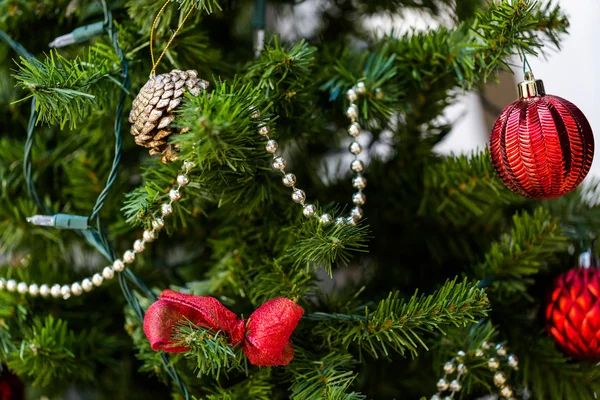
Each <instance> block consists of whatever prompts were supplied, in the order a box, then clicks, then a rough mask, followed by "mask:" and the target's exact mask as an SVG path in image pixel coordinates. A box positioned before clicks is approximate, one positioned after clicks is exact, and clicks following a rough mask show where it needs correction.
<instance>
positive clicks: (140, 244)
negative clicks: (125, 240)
mask: <svg viewBox="0 0 600 400" xmlns="http://www.w3.org/2000/svg"><path fill="white" fill-rule="evenodd" d="M145 248H146V247H145V246H144V241H143V240H140V239H137V240H136V241H135V242H133V250H134V251H135V252H136V253H141V252H142V251H144V249H145Z"/></svg>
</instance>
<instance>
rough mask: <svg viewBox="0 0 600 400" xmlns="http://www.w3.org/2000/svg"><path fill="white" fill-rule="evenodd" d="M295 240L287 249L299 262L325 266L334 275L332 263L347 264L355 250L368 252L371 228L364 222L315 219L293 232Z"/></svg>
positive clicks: (313, 266)
mask: <svg viewBox="0 0 600 400" xmlns="http://www.w3.org/2000/svg"><path fill="white" fill-rule="evenodd" d="M293 234H294V235H295V237H296V238H297V239H296V243H295V244H294V245H293V246H292V247H291V248H290V249H289V250H288V253H289V255H290V257H291V258H292V259H293V260H294V262H295V264H296V265H298V266H299V265H306V266H307V267H308V268H309V269H311V270H314V269H318V268H321V267H322V268H325V270H326V271H327V273H328V274H329V275H330V276H331V274H332V268H333V265H334V264H336V263H344V264H347V263H348V262H349V261H350V259H351V258H352V256H353V255H354V253H356V252H362V253H364V252H367V241H368V239H369V235H370V232H369V228H368V226H366V225H364V224H357V225H349V224H343V225H330V226H325V227H324V226H323V224H322V223H320V222H319V221H318V220H317V219H316V218H311V219H309V220H308V221H304V222H303V223H302V224H300V225H299V226H298V227H297V228H296V229H295V230H294V232H293Z"/></svg>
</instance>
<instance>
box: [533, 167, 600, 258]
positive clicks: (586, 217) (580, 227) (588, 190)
mask: <svg viewBox="0 0 600 400" xmlns="http://www.w3.org/2000/svg"><path fill="white" fill-rule="evenodd" d="M599 193H600V180H599V179H597V178H596V179H595V178H592V179H589V178H588V179H587V180H586V182H585V184H584V185H581V186H580V187H579V188H577V190H575V191H573V192H571V193H569V194H567V195H565V196H562V197H559V198H557V199H552V200H549V201H544V202H543V203H542V204H541V205H542V206H543V207H544V208H546V209H548V211H549V212H550V214H551V215H553V216H555V217H557V218H559V219H560V225H561V228H562V230H563V234H564V236H566V237H568V238H569V239H570V240H571V241H572V242H575V243H578V244H579V245H580V247H581V248H583V249H586V248H589V247H590V246H591V241H592V238H596V237H599V236H600V207H598V200H597V199H598V194H599Z"/></svg>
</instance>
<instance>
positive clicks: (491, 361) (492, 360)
mask: <svg viewBox="0 0 600 400" xmlns="http://www.w3.org/2000/svg"><path fill="white" fill-rule="evenodd" d="M499 366H500V362H499V361H498V359H497V358H494V357H492V358H490V359H489V360H488V367H489V369H491V370H492V371H495V370H497V369H498V367H499Z"/></svg>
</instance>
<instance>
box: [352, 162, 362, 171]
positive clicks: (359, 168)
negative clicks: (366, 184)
mask: <svg viewBox="0 0 600 400" xmlns="http://www.w3.org/2000/svg"><path fill="white" fill-rule="evenodd" d="M350 169H351V170H352V171H354V172H363V171H364V170H365V163H363V162H362V161H361V160H354V161H352V163H351V164H350Z"/></svg>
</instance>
